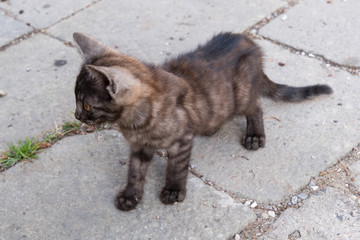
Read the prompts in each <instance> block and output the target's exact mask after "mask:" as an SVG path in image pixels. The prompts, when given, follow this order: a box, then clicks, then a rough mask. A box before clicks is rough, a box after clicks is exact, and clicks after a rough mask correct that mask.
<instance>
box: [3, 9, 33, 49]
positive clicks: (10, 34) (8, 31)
mask: <svg viewBox="0 0 360 240" xmlns="http://www.w3.org/2000/svg"><path fill="white" fill-rule="evenodd" d="M0 23H1V25H2V26H8V27H6V28H5V27H1V28H0V46H2V45H5V44H7V43H10V42H11V41H12V40H13V39H15V38H17V37H20V36H21V35H23V34H26V33H28V32H30V31H32V28H30V27H28V26H26V24H24V23H22V22H19V21H17V20H15V19H14V18H12V17H9V16H7V15H6V14H5V12H3V11H1V10H0Z"/></svg>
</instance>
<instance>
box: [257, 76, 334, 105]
mask: <svg viewBox="0 0 360 240" xmlns="http://www.w3.org/2000/svg"><path fill="white" fill-rule="evenodd" d="M263 76H264V82H263V89H262V95H263V96H265V97H269V98H271V99H273V100H275V101H277V100H280V101H284V102H299V101H302V100H305V99H311V98H314V97H316V96H318V95H323V94H332V93H333V90H332V89H331V87H329V86H328V85H321V84H318V85H312V86H305V87H291V86H288V85H284V84H278V83H275V82H273V81H271V80H270V79H269V78H268V77H267V76H266V75H265V74H263Z"/></svg>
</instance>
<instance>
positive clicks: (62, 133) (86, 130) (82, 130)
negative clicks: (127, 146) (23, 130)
mask: <svg viewBox="0 0 360 240" xmlns="http://www.w3.org/2000/svg"><path fill="white" fill-rule="evenodd" d="M75 122H77V121H75ZM73 123H74V122H66V123H64V125H62V126H60V128H58V127H57V125H56V124H55V125H56V126H55V131H54V132H47V133H45V134H43V135H41V136H40V137H39V136H33V138H34V139H41V140H40V141H37V143H38V144H40V147H38V149H40V150H41V151H42V150H45V149H47V148H49V147H52V145H54V144H55V143H57V142H59V141H61V140H62V139H64V138H66V137H71V136H75V135H86V134H91V133H95V135H96V136H97V134H98V133H99V132H101V130H111V129H116V127H115V126H113V125H110V124H105V125H103V126H96V127H93V126H89V125H86V124H81V125H80V126H79V128H78V129H76V128H70V129H69V130H65V129H64V126H66V124H73ZM51 134H52V135H53V136H54V139H53V140H51V141H49V142H48V141H47V140H46V137H47V136H49V135H51ZM5 152H7V150H3V151H0V160H2V161H4V160H6V159H7V158H6V157H5ZM28 162H31V160H29V159H22V160H20V161H16V162H15V163H13V164H11V165H9V166H7V167H4V168H3V167H2V164H0V173H3V176H4V175H5V172H6V170H8V169H10V168H11V167H13V166H15V165H17V164H21V163H22V164H25V163H28Z"/></svg>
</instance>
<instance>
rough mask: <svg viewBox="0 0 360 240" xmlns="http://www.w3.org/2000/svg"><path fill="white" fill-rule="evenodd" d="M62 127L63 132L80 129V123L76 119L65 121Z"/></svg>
mask: <svg viewBox="0 0 360 240" xmlns="http://www.w3.org/2000/svg"><path fill="white" fill-rule="evenodd" d="M62 129H63V131H64V133H70V132H77V131H79V129H80V123H79V122H77V121H73V122H66V123H65V124H64V126H63V127H62Z"/></svg>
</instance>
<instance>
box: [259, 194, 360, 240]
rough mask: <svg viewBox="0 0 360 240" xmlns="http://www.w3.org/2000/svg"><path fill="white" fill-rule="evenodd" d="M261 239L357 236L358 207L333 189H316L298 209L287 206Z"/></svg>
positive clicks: (359, 236)
mask: <svg viewBox="0 0 360 240" xmlns="http://www.w3.org/2000/svg"><path fill="white" fill-rule="evenodd" d="M273 228H274V230H272V231H271V232H270V233H268V234H266V235H265V236H264V238H262V239H276V240H287V239H291V238H289V236H296V235H298V236H300V237H298V238H293V239H301V240H303V239H304V240H308V239H309V240H310V239H311V240H312V239H339V240H340V239H348V240H355V239H360V231H359V229H360V208H359V206H358V205H357V204H356V203H355V202H354V200H353V199H351V198H349V197H348V196H346V195H344V194H342V193H341V192H339V191H337V190H336V189H334V188H331V187H328V188H324V189H322V190H321V191H319V192H318V193H317V194H316V195H314V196H313V197H311V198H310V199H309V200H307V201H306V202H305V203H304V205H303V206H302V207H301V208H299V209H294V208H291V209H288V210H286V211H285V212H284V213H283V214H282V215H281V217H280V218H279V219H278V220H277V221H276V223H275V224H274V225H273Z"/></svg>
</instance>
